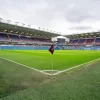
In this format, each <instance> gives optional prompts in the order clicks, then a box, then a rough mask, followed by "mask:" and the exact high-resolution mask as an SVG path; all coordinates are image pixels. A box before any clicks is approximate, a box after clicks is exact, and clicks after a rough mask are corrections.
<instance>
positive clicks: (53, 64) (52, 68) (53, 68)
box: [52, 55, 54, 74]
mask: <svg viewBox="0 0 100 100" xmlns="http://www.w3.org/2000/svg"><path fill="white" fill-rule="evenodd" d="M53 67H54V56H53V55H52V74H53V69H54V68H53Z"/></svg>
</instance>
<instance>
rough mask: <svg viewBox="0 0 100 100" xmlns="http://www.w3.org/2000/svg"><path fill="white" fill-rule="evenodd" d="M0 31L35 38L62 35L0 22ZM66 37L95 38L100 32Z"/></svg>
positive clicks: (99, 35)
mask: <svg viewBox="0 0 100 100" xmlns="http://www.w3.org/2000/svg"><path fill="white" fill-rule="evenodd" d="M0 32H6V33H10V34H17V35H25V36H30V37H35V38H46V39H50V38H51V37H56V36H61V35H60V34H57V33H52V32H47V31H43V30H39V29H33V28H29V27H24V26H18V25H14V24H9V23H4V22H0ZM65 37H67V38H69V39H82V38H95V37H100V32H99V31H98V32H88V33H80V34H72V35H65Z"/></svg>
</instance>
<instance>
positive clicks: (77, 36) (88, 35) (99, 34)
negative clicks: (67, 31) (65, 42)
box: [66, 31, 100, 39]
mask: <svg viewBox="0 0 100 100" xmlns="http://www.w3.org/2000/svg"><path fill="white" fill-rule="evenodd" d="M66 37H67V38H70V39H83V38H95V37H100V32H99V31H98V32H88V33H80V34H72V35H66Z"/></svg>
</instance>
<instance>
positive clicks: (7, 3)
mask: <svg viewBox="0 0 100 100" xmlns="http://www.w3.org/2000/svg"><path fill="white" fill-rule="evenodd" d="M0 18H3V19H4V20H7V19H8V20H12V22H20V23H25V24H26V25H28V24H29V25H32V26H31V27H36V28H37V27H41V28H45V29H49V30H54V31H57V32H62V34H72V33H82V32H90V31H98V30H100V0H0Z"/></svg>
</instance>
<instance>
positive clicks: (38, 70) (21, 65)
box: [0, 57, 52, 75]
mask: <svg viewBox="0 0 100 100" xmlns="http://www.w3.org/2000/svg"><path fill="white" fill-rule="evenodd" d="M0 58H1V59H4V60H7V61H9V62H12V63H15V64H18V65H21V66H24V67H27V68H30V69H33V70H35V71H38V72H40V73H43V74H46V75H52V74H50V73H46V72H44V71H41V70H38V69H35V68H32V67H29V66H27V65H24V64H21V63H18V62H16V61H13V60H10V59H7V58H4V57H0Z"/></svg>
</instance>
